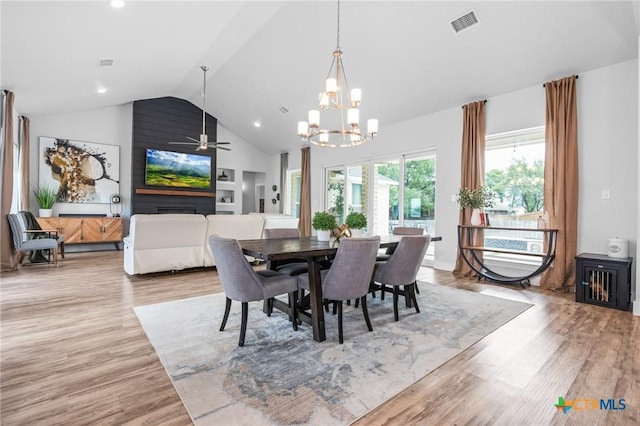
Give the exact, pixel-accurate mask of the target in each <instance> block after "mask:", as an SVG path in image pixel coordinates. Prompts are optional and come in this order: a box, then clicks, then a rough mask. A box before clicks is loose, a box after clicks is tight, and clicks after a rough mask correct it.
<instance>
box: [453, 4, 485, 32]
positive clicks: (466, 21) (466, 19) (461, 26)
mask: <svg viewBox="0 0 640 426" xmlns="http://www.w3.org/2000/svg"><path fill="white" fill-rule="evenodd" d="M478 22H479V21H478V17H477V16H476V13H475V12H474V11H473V10H472V11H471V12H469V13H467V14H465V15H462V16H461V17H459V18H458V19H454V20H453V21H451V27H453V31H455V32H456V34H458V33H459V32H460V31H462V30H466V29H467V28H469V27H471V26H472V25H475V24H477V23H478Z"/></svg>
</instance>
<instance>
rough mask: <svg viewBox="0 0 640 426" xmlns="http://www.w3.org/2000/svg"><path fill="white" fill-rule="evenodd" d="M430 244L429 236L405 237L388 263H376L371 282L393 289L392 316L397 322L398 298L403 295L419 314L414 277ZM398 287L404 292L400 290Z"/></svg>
mask: <svg viewBox="0 0 640 426" xmlns="http://www.w3.org/2000/svg"><path fill="white" fill-rule="evenodd" d="M430 242H431V235H429V234H427V235H406V236H404V237H402V240H400V242H399V243H398V246H397V247H396V250H395V251H394V252H393V254H392V255H391V257H390V258H389V260H388V261H386V262H382V263H378V264H377V265H376V270H375V273H374V276H373V281H374V282H376V283H380V285H381V288H384V287H385V286H387V285H388V286H392V287H393V316H394V319H395V320H396V321H398V296H399V295H403V296H404V297H405V299H406V298H407V297H409V298H410V300H411V301H412V302H413V306H414V307H415V308H416V312H418V313H419V312H420V307H419V306H418V301H417V299H416V294H415V286H416V277H417V276H418V271H419V270H420V265H422V259H423V258H424V254H425V253H426V251H427V248H428V247H429V243H430ZM400 286H403V287H404V290H400Z"/></svg>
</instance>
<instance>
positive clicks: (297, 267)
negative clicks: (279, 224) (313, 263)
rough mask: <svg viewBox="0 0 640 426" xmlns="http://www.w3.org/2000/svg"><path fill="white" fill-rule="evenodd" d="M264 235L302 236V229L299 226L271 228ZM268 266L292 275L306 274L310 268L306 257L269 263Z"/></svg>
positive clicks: (269, 236) (272, 237)
mask: <svg viewBox="0 0 640 426" xmlns="http://www.w3.org/2000/svg"><path fill="white" fill-rule="evenodd" d="M263 236H264V238H266V239H285V238H300V230H299V229H298V228H270V229H265V230H264V231H263ZM267 268H269V269H273V270H275V271H278V272H280V273H282V274H285V275H291V276H295V275H300V274H304V273H305V272H307V269H308V267H307V261H306V259H290V260H287V261H285V262H283V261H280V262H278V263H277V264H276V265H275V266H274V265H271V264H269V265H267Z"/></svg>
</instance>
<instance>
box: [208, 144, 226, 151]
mask: <svg viewBox="0 0 640 426" xmlns="http://www.w3.org/2000/svg"><path fill="white" fill-rule="evenodd" d="M209 148H211V149H224V150H225V151H231V150H230V149H229V148H225V147H223V146H215V145H211V144H210V145H209Z"/></svg>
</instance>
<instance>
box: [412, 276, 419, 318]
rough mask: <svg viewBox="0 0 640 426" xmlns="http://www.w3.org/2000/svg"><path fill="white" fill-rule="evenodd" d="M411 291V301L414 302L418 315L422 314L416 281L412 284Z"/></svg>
mask: <svg viewBox="0 0 640 426" xmlns="http://www.w3.org/2000/svg"><path fill="white" fill-rule="evenodd" d="M410 287H411V289H410V290H409V291H410V293H411V299H412V300H413V306H415V308H416V313H418V314H419V313H420V307H419V306H418V298H417V297H416V291H418V284H417V283H416V282H415V281H414V282H413V284H411V286H410Z"/></svg>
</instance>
